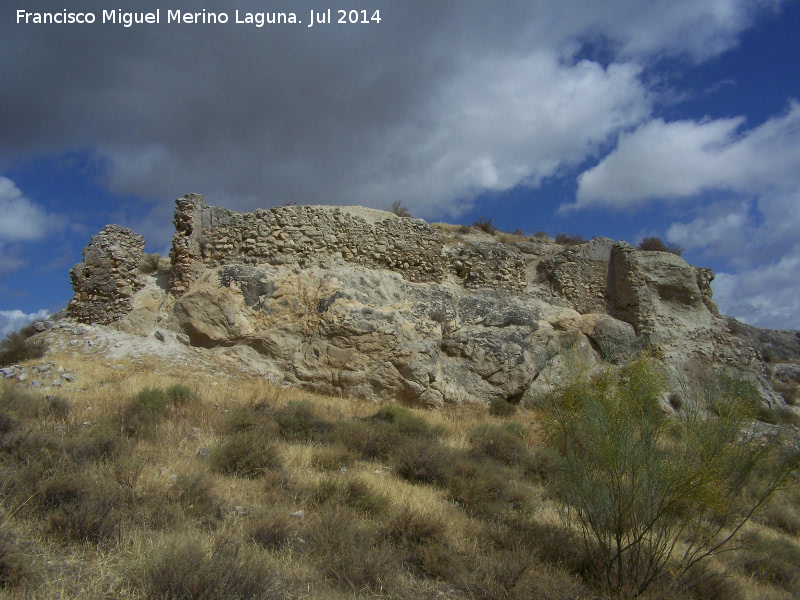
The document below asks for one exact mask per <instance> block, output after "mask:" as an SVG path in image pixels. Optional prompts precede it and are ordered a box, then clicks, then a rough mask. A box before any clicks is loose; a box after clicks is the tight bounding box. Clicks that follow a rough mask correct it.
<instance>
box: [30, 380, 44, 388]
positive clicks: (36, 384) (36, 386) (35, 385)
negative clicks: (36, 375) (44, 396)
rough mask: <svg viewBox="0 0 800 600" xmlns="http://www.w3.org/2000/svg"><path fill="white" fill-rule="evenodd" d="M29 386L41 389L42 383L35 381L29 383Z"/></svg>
mask: <svg viewBox="0 0 800 600" xmlns="http://www.w3.org/2000/svg"><path fill="white" fill-rule="evenodd" d="M31 386H33V387H35V388H38V387H42V382H41V381H39V380H38V379H37V380H36V381H32V382H31Z"/></svg>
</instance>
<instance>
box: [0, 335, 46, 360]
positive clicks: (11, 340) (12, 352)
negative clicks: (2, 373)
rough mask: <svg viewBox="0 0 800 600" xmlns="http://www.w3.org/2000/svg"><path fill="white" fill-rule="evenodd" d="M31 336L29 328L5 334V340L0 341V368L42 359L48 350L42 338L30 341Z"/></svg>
mask: <svg viewBox="0 0 800 600" xmlns="http://www.w3.org/2000/svg"><path fill="white" fill-rule="evenodd" d="M33 334H34V330H33V328H31V327H24V328H22V329H20V330H19V331H16V332H10V333H7V334H6V339H4V340H3V341H0V367H8V366H10V365H15V364H18V363H21V362H24V361H26V360H32V359H34V358H41V357H43V356H44V355H45V353H46V352H47V350H48V346H47V343H46V342H45V341H44V339H43V338H36V339H31V336H32V335H33Z"/></svg>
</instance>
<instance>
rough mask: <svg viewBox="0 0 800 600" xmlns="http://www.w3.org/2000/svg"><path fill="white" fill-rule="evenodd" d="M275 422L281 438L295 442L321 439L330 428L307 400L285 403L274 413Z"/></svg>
mask: <svg viewBox="0 0 800 600" xmlns="http://www.w3.org/2000/svg"><path fill="white" fill-rule="evenodd" d="M275 422H276V423H277V424H278V430H279V431H280V434H281V436H282V437H283V438H285V439H287V440H296V441H299V440H306V441H311V440H315V439H321V438H322V437H323V436H324V434H325V433H326V432H327V431H328V430H329V429H330V428H331V424H330V423H328V422H327V421H326V420H325V419H323V418H321V417H320V416H319V415H318V414H317V411H316V408H315V407H314V405H313V404H312V403H311V402H309V401H308V400H301V401H299V402H287V403H286V404H284V405H283V406H282V407H281V408H279V409H278V410H277V411H275Z"/></svg>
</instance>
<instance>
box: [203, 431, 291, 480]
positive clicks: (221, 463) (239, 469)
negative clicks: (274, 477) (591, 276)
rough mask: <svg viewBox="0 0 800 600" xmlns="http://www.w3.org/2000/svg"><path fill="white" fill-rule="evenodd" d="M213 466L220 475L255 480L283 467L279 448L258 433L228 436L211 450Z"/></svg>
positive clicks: (249, 432)
mask: <svg viewBox="0 0 800 600" xmlns="http://www.w3.org/2000/svg"><path fill="white" fill-rule="evenodd" d="M210 458H211V465H212V467H213V468H214V469H216V470H217V471H219V472H220V473H224V474H228V475H239V476H241V477H248V478H254V477H258V476H260V475H263V474H264V471H265V470H267V469H276V468H278V467H280V466H281V461H280V456H279V454H278V450H277V448H276V447H275V446H274V445H273V444H272V443H271V442H270V441H269V440H267V439H265V438H264V436H262V435H260V434H259V432H257V431H245V432H239V433H235V434H233V435H230V436H228V437H227V438H226V439H225V440H224V441H223V442H222V443H220V444H219V445H218V446H216V447H214V448H212V450H211V457H210Z"/></svg>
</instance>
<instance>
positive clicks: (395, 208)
mask: <svg viewBox="0 0 800 600" xmlns="http://www.w3.org/2000/svg"><path fill="white" fill-rule="evenodd" d="M389 210H390V211H392V212H393V213H394V214H396V215H397V216H398V217H403V218H404V219H409V218H411V213H410V212H408V209H407V208H406V207H405V206H403V203H402V202H401V201H400V200H395V201H394V202H392V206H391V207H390V208H389Z"/></svg>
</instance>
